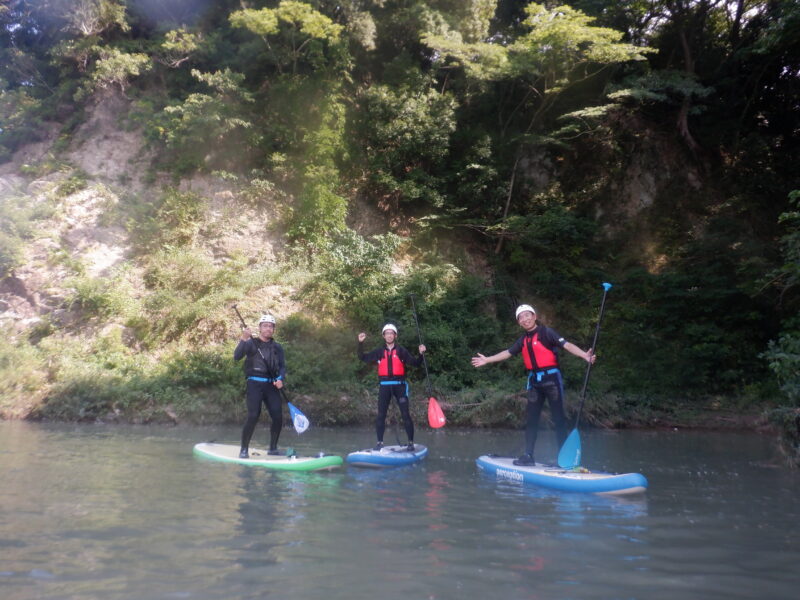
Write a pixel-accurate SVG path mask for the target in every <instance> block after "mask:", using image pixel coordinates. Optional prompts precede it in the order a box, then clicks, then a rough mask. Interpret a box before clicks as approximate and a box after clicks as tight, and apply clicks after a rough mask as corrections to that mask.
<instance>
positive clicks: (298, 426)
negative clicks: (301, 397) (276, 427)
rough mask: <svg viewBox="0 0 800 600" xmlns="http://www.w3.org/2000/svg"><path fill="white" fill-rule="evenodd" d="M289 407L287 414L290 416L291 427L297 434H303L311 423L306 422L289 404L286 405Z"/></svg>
mask: <svg viewBox="0 0 800 600" xmlns="http://www.w3.org/2000/svg"><path fill="white" fill-rule="evenodd" d="M286 404H287V405H288V406H289V414H290V415H291V416H292V425H294V430H295V431H296V432H297V433H303V432H304V431H305V430H306V429H308V426H309V425H311V423H309V422H308V419H307V418H306V416H305V415H304V414H303V413H302V412H300V410H299V409H298V408H297V407H296V406H295V405H294V404H292V403H291V402H287V403H286Z"/></svg>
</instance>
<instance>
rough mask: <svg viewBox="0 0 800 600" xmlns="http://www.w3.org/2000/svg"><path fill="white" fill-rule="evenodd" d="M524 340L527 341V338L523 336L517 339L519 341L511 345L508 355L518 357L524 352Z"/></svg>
mask: <svg viewBox="0 0 800 600" xmlns="http://www.w3.org/2000/svg"><path fill="white" fill-rule="evenodd" d="M524 339H525V336H524V335H521V336H519V338H517V341H515V342H514V343H513V344H511V347H510V348H509V349H508V353H509V354H510V355H511V356H516V355H517V354H519V353H520V352H522V340H524Z"/></svg>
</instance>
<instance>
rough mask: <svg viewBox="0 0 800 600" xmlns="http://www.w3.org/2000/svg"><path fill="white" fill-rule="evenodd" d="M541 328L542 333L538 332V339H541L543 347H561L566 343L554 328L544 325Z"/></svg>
mask: <svg viewBox="0 0 800 600" xmlns="http://www.w3.org/2000/svg"><path fill="white" fill-rule="evenodd" d="M543 329H544V330H543V331H542V333H541V334H539V339H540V340H542V343H543V344H544V345H545V347H547V348H550V349H553V348H563V347H564V344H566V343H567V340H565V339H564V338H563V337H561V335H560V334H559V333H558V332H557V331H555V330H554V329H550V328H549V327H544V328H543Z"/></svg>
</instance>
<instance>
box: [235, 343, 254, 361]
mask: <svg viewBox="0 0 800 600" xmlns="http://www.w3.org/2000/svg"><path fill="white" fill-rule="evenodd" d="M252 349H253V340H247V341H246V342H243V341H242V340H239V343H238V344H236V348H234V350H233V360H242V359H243V358H244V357H245V356H246V355H248V354H252Z"/></svg>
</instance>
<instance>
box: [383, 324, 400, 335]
mask: <svg viewBox="0 0 800 600" xmlns="http://www.w3.org/2000/svg"><path fill="white" fill-rule="evenodd" d="M387 331H394V334H395V335H397V327H395V326H394V325H392V324H391V323H387V324H386V325H384V326H383V329H381V335H383V334H384V333H386V332H387Z"/></svg>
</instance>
